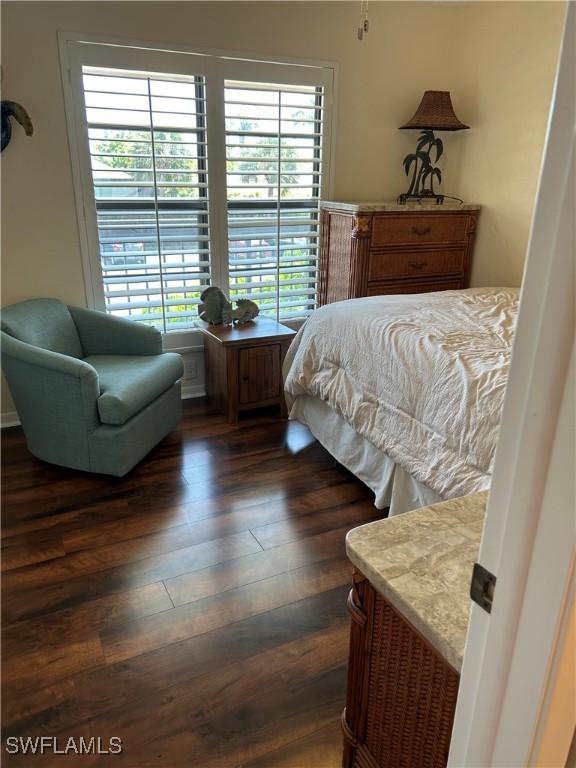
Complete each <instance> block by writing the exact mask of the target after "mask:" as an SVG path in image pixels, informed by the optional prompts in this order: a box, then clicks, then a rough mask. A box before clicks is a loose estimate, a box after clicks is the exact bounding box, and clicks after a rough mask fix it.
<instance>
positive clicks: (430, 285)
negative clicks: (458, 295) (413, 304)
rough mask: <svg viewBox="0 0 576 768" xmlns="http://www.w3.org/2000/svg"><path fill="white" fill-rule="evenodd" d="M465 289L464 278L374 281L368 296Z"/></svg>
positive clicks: (367, 292)
mask: <svg viewBox="0 0 576 768" xmlns="http://www.w3.org/2000/svg"><path fill="white" fill-rule="evenodd" d="M460 288H464V278H456V277H455V278H448V279H445V280H434V279H431V280H405V281H404V280H394V281H390V282H385V281H376V280H373V281H371V282H369V283H368V289H367V291H366V296H386V295H387V294H391V293H394V294H402V293H427V292H428V291H456V290H459V289H460Z"/></svg>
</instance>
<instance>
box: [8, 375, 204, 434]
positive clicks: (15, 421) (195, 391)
mask: <svg viewBox="0 0 576 768" xmlns="http://www.w3.org/2000/svg"><path fill="white" fill-rule="evenodd" d="M205 394H206V388H205V387H204V384H186V385H184V384H183V385H182V400H190V399H191V398H193V397H204V395H205ZM19 426H20V419H19V418H18V414H17V413H16V411H6V413H3V414H2V415H1V416H0V427H1V428H2V429H5V428H7V427H19Z"/></svg>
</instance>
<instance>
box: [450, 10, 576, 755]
mask: <svg viewBox="0 0 576 768" xmlns="http://www.w3.org/2000/svg"><path fill="white" fill-rule="evenodd" d="M575 27H576V8H575V4H574V3H568V10H567V18H566V26H565V31H564V41H563V46H562V52H561V57H560V63H559V69H558V76H557V82H556V92H555V96H554V100H553V106H552V112H551V117H550V122H549V126H548V136H547V142H546V150H545V154H544V163H543V166H542V173H541V178H540V185H539V190H538V195H537V201H536V207H535V212H534V218H533V222H532V231H531V236H530V242H529V246H528V258H527V262H526V270H525V274H524V281H523V287H522V296H521V303H520V312H519V317H518V327H517V332H516V340H515V345H514V351H513V356H512V365H511V370H510V378H509V383H508V389H507V393H506V400H505V405H504V412H503V418H502V426H501V432H500V440H499V444H498V449H497V453H496V462H495V469H494V476H493V483H492V490H491V494H490V500H489V503H488V510H487V517H486V524H485V527H484V535H483V539H482V544H481V549H480V555H479V562H480V563H481V564H482V565H483V566H484V567H485V568H487V569H488V570H489V571H490V572H492V573H493V574H494V575H495V576H496V577H497V582H496V587H495V594H494V602H493V607H492V612H491V613H490V614H488V613H486V612H485V611H484V610H483V609H482V608H480V607H479V606H477V605H473V606H472V613H471V620H470V628H469V633H468V640H467V645H466V652H465V655H464V663H463V668H462V678H461V683H460V693H459V697H458V703H457V708H456V718H455V723H454V732H453V738H452V745H451V750H450V758H449V765H450V766H452V767H453V768H464V766H470V767H472V766H474V767H477V768H488V767H489V766H514V768H519V767H520V766H531V765H537V764H539V760H538V758H537V754H538V751H539V747H540V744H539V739H541V728H540V727H539V724H541V721H542V719H543V718H545V716H546V708H547V707H548V706H549V697H550V690H549V680H550V677H551V675H552V674H553V669H554V667H553V664H554V659H555V656H556V655H557V646H558V643H559V641H560V642H561V638H562V633H563V632H564V631H565V624H566V617H567V616H568V614H569V610H568V602H569V600H570V599H571V591H570V590H571V580H572V575H571V574H572V570H571V569H572V567H573V558H574V539H575V535H574V531H575V522H574V509H575V507H574V473H575V463H574V361H573V360H572V363H571V359H572V357H573V354H574V353H573V347H574V303H575V283H574V261H575V239H574V219H575V216H576V207H575V200H574V189H575V184H576V177H575V171H574V163H575V158H574V152H575V150H574V136H575V130H576V120H575V105H574V102H575V99H576V82H575V72H576V62H575V49H576V37H575ZM518 130H519V131H521V130H522V127H521V126H518ZM572 701H574V698H572ZM567 714H568V716H569V717H571V718H573V717H574V713H573V712H572V713H567ZM567 722H569V720H567ZM570 736H571V734H570V727H569V725H568V726H567V727H566V728H564V729H563V730H562V734H561V735H560V736H559V737H558V738H559V739H560V741H562V740H564V741H565V745H564V742H562V744H560V743H559V744H558V747H559V754H562V753H563V754H564V756H565V755H566V753H567V752H568V746H569V742H570ZM564 747H565V752H564ZM559 765H561V766H563V765H564V762H561V763H559Z"/></svg>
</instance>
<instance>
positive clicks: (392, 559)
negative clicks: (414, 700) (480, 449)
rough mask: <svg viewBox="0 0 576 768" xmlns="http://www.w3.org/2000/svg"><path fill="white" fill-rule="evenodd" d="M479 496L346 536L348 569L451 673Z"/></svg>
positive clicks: (459, 642) (458, 655)
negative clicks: (361, 578)
mask: <svg viewBox="0 0 576 768" xmlns="http://www.w3.org/2000/svg"><path fill="white" fill-rule="evenodd" d="M487 498H488V493H487V492H484V493H477V494H474V495H472V496H463V497H461V498H459V499H452V500H451V501H444V502H440V503H439V504H434V505H432V506H430V507H423V508H422V509H416V510H414V511H412V512H406V513H405V514H402V515H397V516H395V517H391V518H388V519H384V520H378V521H376V522H375V523H368V524H367V525H362V526H360V527H359V528H354V529H353V530H351V531H350V532H349V533H348V536H347V537H346V551H347V554H348V557H349V559H350V560H351V561H352V563H353V564H354V565H355V566H356V568H357V569H358V570H359V571H361V572H362V573H363V574H364V576H366V578H367V579H368V580H369V581H370V583H371V584H372V586H373V587H374V588H375V589H376V590H377V591H378V592H380V593H381V594H382V595H384V597H386V598H387V600H388V601H389V602H390V603H391V604H392V605H393V606H394V607H395V608H396V609H397V610H398V611H399V612H400V613H401V614H402V615H403V616H404V617H405V618H406V619H407V620H408V621H409V622H410V623H411V624H412V626H414V627H415V628H416V629H417V630H418V631H419V632H420V634H421V635H423V636H424V637H425V638H426V639H427V640H428V642H429V643H430V644H431V645H432V646H433V647H434V648H435V649H436V650H437V651H438V652H439V653H440V654H441V656H442V657H443V658H444V659H446V661H447V662H448V663H449V664H450V665H451V666H452V667H454V668H455V669H456V670H457V671H460V669H461V666H462V656H463V654H464V644H465V641H466V631H467V629H468V616H469V612H470V597H469V591H470V579H471V577H472V568H473V565H474V563H475V562H476V560H477V558H478V550H479V547H480V537H481V535H482V527H483V524H484V515H485V510H486V502H487Z"/></svg>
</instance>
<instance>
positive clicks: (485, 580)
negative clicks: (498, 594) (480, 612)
mask: <svg viewBox="0 0 576 768" xmlns="http://www.w3.org/2000/svg"><path fill="white" fill-rule="evenodd" d="M495 588H496V576H494V574H493V573H490V571H488V570H486V568H484V566H483V565H480V563H474V570H473V571H472V582H471V584H470V597H471V598H472V600H474V602H475V603H476V604H477V605H479V606H480V608H484V610H485V611H486V612H487V613H490V612H491V611H492V602H493V600H494V590H495Z"/></svg>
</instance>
